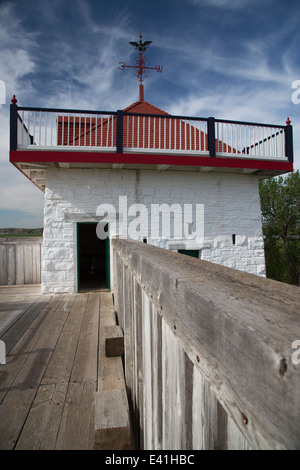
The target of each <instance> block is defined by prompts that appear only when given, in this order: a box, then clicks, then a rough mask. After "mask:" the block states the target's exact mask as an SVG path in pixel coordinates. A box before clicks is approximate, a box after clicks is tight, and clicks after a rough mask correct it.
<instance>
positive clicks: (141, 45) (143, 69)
mask: <svg viewBox="0 0 300 470" xmlns="http://www.w3.org/2000/svg"><path fill="white" fill-rule="evenodd" d="M129 44H131V45H132V46H133V47H135V48H136V49H137V50H138V51H139V57H138V58H137V59H136V61H135V65H126V64H125V63H124V62H119V65H120V67H119V69H120V70H125V68H132V69H135V75H136V77H137V78H138V79H139V82H140V101H144V90H143V78H144V77H145V76H146V74H147V72H148V70H156V72H159V73H162V71H163V66H162V65H155V67H149V66H148V65H147V62H148V61H147V59H146V58H145V55H144V52H145V51H146V49H148V47H149V46H150V44H152V41H145V42H143V41H142V33H140V40H139V42H135V41H131V42H129Z"/></svg>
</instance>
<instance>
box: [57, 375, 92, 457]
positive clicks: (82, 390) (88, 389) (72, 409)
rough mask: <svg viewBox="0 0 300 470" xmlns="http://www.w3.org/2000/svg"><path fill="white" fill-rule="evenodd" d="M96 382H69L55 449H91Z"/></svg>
mask: <svg viewBox="0 0 300 470" xmlns="http://www.w3.org/2000/svg"><path fill="white" fill-rule="evenodd" d="M96 386H97V384H96V382H95V381H92V380H91V381H84V382H79V383H74V382H73V383H70V384H69V387H68V391H67V396H66V401H65V405H64V411H63V415H62V419H61V423H60V428H59V432H58V436H57V441H56V444H55V449H56V450H91V449H93V447H94V439H95V396H96Z"/></svg>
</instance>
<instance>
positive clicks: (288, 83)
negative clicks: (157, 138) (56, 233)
mask: <svg viewBox="0 0 300 470" xmlns="http://www.w3.org/2000/svg"><path fill="white" fill-rule="evenodd" d="M299 25H300V3H299V1H297V0H290V1H289V2H286V1H282V0H231V1H230V0H160V1H158V0H143V1H140V0H128V1H126V2H124V0H111V1H107V0H9V1H1V0H0V80H2V83H4V84H5V92H6V98H5V103H3V101H4V100H3V99H2V104H1V105H0V227H6V226H15V227H38V226H42V223H43V222H42V218H43V193H41V192H40V191H39V189H37V188H36V187H35V186H34V185H33V184H32V183H30V181H28V180H27V179H26V178H25V177H24V176H22V175H21V174H20V173H19V172H18V171H17V170H16V169H15V168H14V167H13V166H12V165H11V164H10V163H9V162H8V141H9V126H8V123H9V104H10V99H11V97H12V95H13V94H16V96H17V99H18V104H19V105H20V106H41V107H65V108H76V109H101V110H116V109H122V108H125V107H126V106H128V105H130V104H131V103H133V102H134V101H136V100H137V99H138V81H137V79H136V78H135V77H134V76H133V74H132V72H131V71H130V69H127V70H125V71H120V70H119V62H120V61H124V62H125V63H127V64H131V63H132V61H133V59H134V57H135V51H134V49H133V48H132V46H130V45H129V44H128V42H129V41H137V40H138V39H139V34H140V32H142V34H143V40H152V41H153V43H152V45H151V47H150V48H149V49H148V51H147V58H148V59H149V62H150V63H151V65H155V64H159V65H163V67H164V68H163V73H162V74H157V73H156V72H155V71H153V72H152V73H151V74H150V75H149V76H148V77H147V78H146V79H145V82H144V86H145V100H146V101H149V102H150V103H151V104H153V105H155V106H158V107H160V108H162V109H164V110H165V111H167V112H169V113H173V114H181V115H189V116H202V117H209V116H214V117H216V118H225V119H226V118H227V119H236V120H245V121H255V122H266V123H273V124H285V121H286V118H287V116H289V117H290V119H291V121H292V124H293V131H294V152H295V168H296V169H298V168H300V135H299V129H300V103H299V104H297V103H295V102H293V101H292V95H293V93H294V98H296V101H300V100H299V99H298V100H297V98H300V50H299V45H300V27H299ZM297 80H298V81H299V87H298V85H297V88H296V89H295V88H294V89H293V88H292V84H293V83H294V82H295V81H297ZM298 88H299V93H297V89H298ZM294 101H295V99H294Z"/></svg>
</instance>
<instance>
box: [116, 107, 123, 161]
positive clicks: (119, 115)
mask: <svg viewBox="0 0 300 470" xmlns="http://www.w3.org/2000/svg"><path fill="white" fill-rule="evenodd" d="M117 153H123V111H122V110H118V111H117Z"/></svg>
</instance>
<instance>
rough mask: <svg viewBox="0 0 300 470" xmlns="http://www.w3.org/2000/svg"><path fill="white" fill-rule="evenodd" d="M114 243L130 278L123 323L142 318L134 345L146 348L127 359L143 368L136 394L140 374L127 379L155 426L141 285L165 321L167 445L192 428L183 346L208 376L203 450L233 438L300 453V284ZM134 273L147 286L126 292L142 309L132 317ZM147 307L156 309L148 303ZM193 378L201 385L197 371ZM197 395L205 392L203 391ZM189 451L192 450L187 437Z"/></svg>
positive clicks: (121, 270) (122, 271) (139, 408)
mask: <svg viewBox="0 0 300 470" xmlns="http://www.w3.org/2000/svg"><path fill="white" fill-rule="evenodd" d="M112 245H113V248H114V263H115V269H116V272H117V273H118V275H117V281H118V282H119V278H120V276H122V277H123V279H121V281H120V286H121V291H120V292H119V286H118V284H117V283H116V286H115V297H116V304H117V305H118V306H119V307H118V308H119V309H120V316H121V318H120V322H123V321H124V319H123V318H122V315H123V316H124V318H125V322H127V323H129V322H130V321H133V322H136V326H135V327H132V331H136V332H137V333H136V339H135V344H134V343H133V346H132V347H133V348H136V349H138V350H139V351H142V354H141V355H140V357H138V356H137V359H136V364H135V363H134V360H133V361H131V363H132V366H131V364H130V362H127V363H126V365H127V366H128V367H129V368H130V367H136V371H135V373H134V375H135V376H136V377H137V379H136V381H137V385H136V387H135V388H134V386H133V380H132V379H131V377H132V371H127V372H126V375H127V376H128V377H129V378H130V381H129V382H128V383H130V386H131V389H130V390H131V399H132V401H133V405H132V408H133V409H134V407H135V406H136V414H137V415H139V417H140V426H141V428H142V427H143V425H144V423H145V418H144V416H143V413H144V407H143V404H144V400H143V399H142V400H141V397H143V393H148V398H149V397H150V395H149V392H148V391H147V390H146V389H144V385H145V384H144V381H143V376H144V375H145V374H146V375H147V373H148V372H146V371H145V370H144V367H145V365H146V364H149V366H150V367H151V364H152V362H153V357H152V356H151V355H150V356H149V357H148V359H147V360H145V359H144V358H143V355H144V353H145V351H147V354H148V349H147V348H146V347H145V348H144V349H143V346H142V345H141V344H140V345H139V346H140V347H138V346H137V345H138V344H139V341H140V342H141V341H142V340H144V341H146V343H147V341H148V338H146V337H145V338H143V327H142V328H141V324H142V322H143V321H144V312H143V306H142V309H141V310H140V309H139V315H138V316H135V315H134V310H135V309H136V310H137V307H136V304H137V297H136V293H135V291H138V289H139V288H140V289H141V290H142V291H143V292H144V294H143V295H147V297H148V299H151V302H152V303H153V305H154V306H155V308H156V309H157V310H158V311H160V313H161V316H162V319H163V324H162V333H163V334H162V359H163V360H162V384H163V412H162V414H163V446H164V448H172V446H175V445H176V444H177V443H178V442H179V441H176V442H175V441H174V439H177V438H179V436H177V437H176V438H173V437H172V436H170V435H168V434H167V430H168V429H178V426H179V427H180V429H184V427H185V424H184V422H183V421H182V419H181V418H180V419H179V418H178V416H180V413H182V412H184V413H185V412H186V405H184V401H185V400H186V394H187V396H190V395H191V390H184V389H183V388H182V383H181V382H180V387H179V390H178V376H176V373H175V372H174V367H175V368H176V367H177V368H178V367H179V368H180V367H181V369H182V372H183V373H186V371H187V369H186V368H185V367H182V365H183V363H184V362H182V361H183V359H182V358H183V356H182V352H180V348H179V349H178V345H179V344H180V345H181V347H182V348H183V349H184V351H185V354H186V356H187V357H188V358H189V361H190V362H191V363H192V364H193V367H194V370H197V371H198V372H199V374H200V375H201V377H202V379H203V384H202V393H201V396H202V399H204V403H205V407H204V408H203V407H201V409H199V410H198V408H197V406H196V401H195V398H194V396H193V399H192V402H193V407H194V408H193V409H195V410H197V413H198V419H199V420H200V422H201V419H202V418H203V422H202V424H201V425H202V426H206V423H205V420H206V421H207V423H208V425H209V426H208V428H210V431H209V434H205V433H204V434H203V431H202V436H201V438H200V439H199V441H197V439H196V436H195V434H194V427H196V421H195V422H194V424H193V436H192V439H193V442H194V443H195V445H196V446H198V447H200V448H227V447H228V446H229V445H230V446H231V447H234V445H235V444H234V443H233V441H232V440H233V439H235V440H236V445H237V447H238V446H239V445H240V446H241V447H242V448H244V447H252V448H254V449H259V448H263V449H273V448H275V449H281V448H286V449H295V448H299V445H300V426H299V418H300V409H299V400H298V395H297V392H296V391H297V390H298V389H299V387H300V375H299V373H298V372H299V366H297V365H296V364H295V363H294V362H293V360H292V354H293V352H294V351H293V349H292V343H293V341H294V340H295V339H297V338H298V337H300V321H299V318H300V317H299V311H300V296H299V288H297V287H294V286H289V285H286V284H285V285H284V289H283V288H282V284H281V283H277V282H275V281H271V280H269V279H264V278H261V277H258V276H254V275H251V274H248V273H244V272H241V271H237V270H234V269H230V268H225V267H224V266H219V265H216V264H212V263H207V262H204V261H200V260H194V259H192V258H188V257H187V258H186V259H185V260H183V259H182V256H180V255H178V254H176V253H172V252H169V251H168V250H162V249H159V248H156V247H153V246H150V245H146V244H142V243H138V242H135V241H133V240H122V239H115V240H112ZM128 273H129V274H128ZM130 277H131V279H132V280H136V282H137V283H138V284H139V286H140V287H139V288H136V287H135V285H134V282H135V281H134V282H132V286H131V287H130V290H131V293H127V294H126V295H127V298H128V299H130V298H131V299H132V300H131V301H132V304H133V305H132V315H131V319H128V318H126V315H128V310H126V312H125V313H124V312H123V310H122V308H121V302H120V299H121V300H122V301H123V300H124V297H125V296H124V289H127V287H128V286H129V285H130V282H128V279H129V278H130ZM124 286H126V287H124ZM144 306H145V309H146V311H148V310H149V308H148V306H147V302H144ZM129 311H130V310H129ZM146 315H148V313H147V312H146ZM146 321H147V322H148V320H146ZM148 326H149V322H148ZM150 326H151V325H150ZM171 335H173V336H171ZM125 338H126V334H125ZM148 342H149V341H148ZM147 344H148V343H147ZM128 345H130V341H125V349H126V347H127V346H128ZM148 345H149V344H148ZM130 354H132V353H131V352H129V355H130ZM126 356H127V351H126V352H125V357H126ZM141 356H142V357H141ZM266 371H268V373H266ZM139 374H141V375H142V377H141V378H140V375H139ZM189 375H190V374H189ZM193 376H194V379H193V380H195V377H196V376H197V375H195V373H194V374H193ZM147 380H148V378H147ZM181 380H183V377H182V376H181ZM189 380H190V379H189ZM174 390H176V392H174ZM192 393H193V394H195V393H196V394H197V392H196V389H195V386H193V387H192ZM283 397H284V399H283ZM174 400H175V402H176V403H178V407H179V410H180V411H179V415H178V416H176V413H175V414H173V415H172V414H171V415H170V412H169V411H168V410H167V406H168V405H170V403H171V404H172V403H173V406H174ZM171 406H172V405H171ZM203 406H204V405H203ZM173 409H174V408H172V410H173ZM168 413H169V414H168ZM188 413H190V410H189V409H188ZM193 413H194V412H193ZM199 413H200V415H201V417H202V418H201V419H200V417H199ZM232 422H234V423H235V427H234V426H233V425H232ZM215 423H218V425H216V424H215ZM233 429H234V431H232V430H233ZM180 432H181V431H180ZM238 433H240V434H241V436H243V437H241V436H240V435H239V434H238ZM232 436H235V437H232ZM237 436H238V437H237ZM190 439H191V437H189V438H188V440H190ZM141 442H142V444H141V445H143V444H144V442H145V440H144V439H143V436H142V438H141ZM248 443H249V444H248ZM179 445H184V443H183V441H181V442H179ZM173 448H174V447H173ZM176 448H177V447H176Z"/></svg>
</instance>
